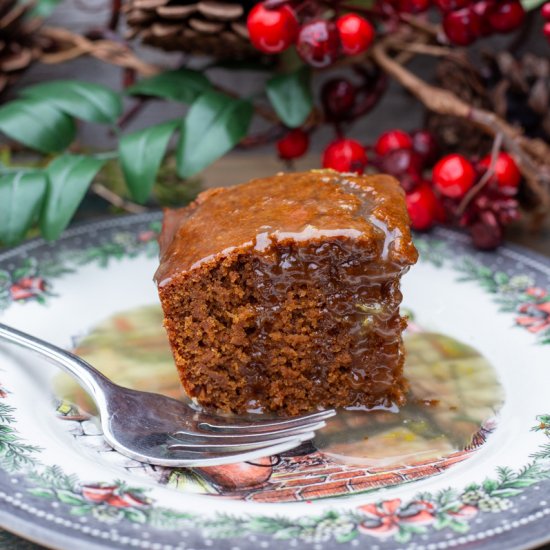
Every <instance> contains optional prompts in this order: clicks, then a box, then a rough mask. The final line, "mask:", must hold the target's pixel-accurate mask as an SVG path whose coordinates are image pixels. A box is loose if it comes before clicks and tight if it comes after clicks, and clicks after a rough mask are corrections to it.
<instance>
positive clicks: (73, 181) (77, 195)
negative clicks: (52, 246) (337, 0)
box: [40, 154, 105, 240]
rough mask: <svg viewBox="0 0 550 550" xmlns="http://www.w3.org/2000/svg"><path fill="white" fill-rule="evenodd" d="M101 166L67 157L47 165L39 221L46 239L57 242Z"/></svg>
mask: <svg viewBox="0 0 550 550" xmlns="http://www.w3.org/2000/svg"><path fill="white" fill-rule="evenodd" d="M104 163H105V161H102V160H98V159H96V158H92V157H86V156H83V155H68V154H66V155H61V156H60V157H58V158H56V159H55V160H53V161H52V162H51V163H50V165H49V166H48V168H47V169H46V172H47V175H48V188H47V192H46V204H45V207H44V209H43V211H42V216H41V220H40V229H41V231H42V235H43V236H44V237H45V238H46V239H49V240H53V239H57V237H59V235H61V233H62V231H63V230H64V229H65V227H67V225H68V224H69V221H70V220H71V218H72V217H73V214H74V213H75V211H76V209H77V208H78V205H79V204H80V202H81V201H82V199H83V198H84V195H85V194H86V191H87V190H88V186H89V185H90V183H91V182H92V180H93V179H94V177H95V175H96V174H97V173H98V172H99V170H101V167H102V166H103V164H104Z"/></svg>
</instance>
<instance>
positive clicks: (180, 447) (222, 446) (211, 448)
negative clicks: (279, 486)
mask: <svg viewBox="0 0 550 550" xmlns="http://www.w3.org/2000/svg"><path fill="white" fill-rule="evenodd" d="M314 436H315V434H314V433H313V432H309V433H304V434H300V437H299V438H297V437H294V436H289V437H280V438H274V439H270V440H263V441H253V442H240V443H210V442H208V443H204V442H200V443H189V442H181V443H179V442H178V443H172V444H169V445H167V448H168V450H169V451H197V452H216V453H235V452H242V451H252V450H254V449H261V448H269V447H273V446H276V445H280V444H284V443H290V442H291V441H294V440H297V439H299V440H300V441H306V440H308V439H312V438H313V437H314Z"/></svg>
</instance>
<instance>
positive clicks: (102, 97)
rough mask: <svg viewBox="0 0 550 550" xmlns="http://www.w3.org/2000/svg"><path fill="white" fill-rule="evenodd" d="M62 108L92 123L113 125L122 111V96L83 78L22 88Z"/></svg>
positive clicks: (29, 95) (24, 94)
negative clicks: (83, 80)
mask: <svg viewBox="0 0 550 550" xmlns="http://www.w3.org/2000/svg"><path fill="white" fill-rule="evenodd" d="M22 95H23V96H24V97H28V98H31V99H37V100H42V101H44V102H48V103H49V104H50V105H53V106H54V107H56V108H57V109H59V110H60V111H63V112H64V113H67V114H68V115H72V116H74V117H76V118H79V119H82V120H87V121H88V122H99V123H108V124H113V123H114V122H116V120H117V118H118V117H119V116H120V115H121V113H122V100H121V98H120V95H119V94H118V93H116V92H114V91H113V90H111V89H110V88H107V87H106V86H102V85H100V84H94V83H92V82H82V81H79V80H55V81H53V82H45V83H43V84H37V85H36V86H31V87H30V88H25V89H24V90H23V91H22Z"/></svg>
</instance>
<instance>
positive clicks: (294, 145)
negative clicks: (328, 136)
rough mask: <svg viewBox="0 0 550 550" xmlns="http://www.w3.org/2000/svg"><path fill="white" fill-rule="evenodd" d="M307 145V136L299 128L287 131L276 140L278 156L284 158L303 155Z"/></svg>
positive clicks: (288, 158)
mask: <svg viewBox="0 0 550 550" xmlns="http://www.w3.org/2000/svg"><path fill="white" fill-rule="evenodd" d="M308 147H309V136H308V135H307V134H306V133H305V132H304V131H303V130H301V129H300V128H296V129H294V130H291V131H290V132H288V134H287V135H286V136H285V137H283V138H281V139H280V140H279V141H278V142H277V150H278V151H279V157H281V158H282V159H284V160H290V159H296V158H298V157H301V156H302V155H304V154H305V153H306V151H307V149H308Z"/></svg>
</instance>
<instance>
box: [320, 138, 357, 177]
mask: <svg viewBox="0 0 550 550" xmlns="http://www.w3.org/2000/svg"><path fill="white" fill-rule="evenodd" d="M366 166H367V155H366V153H365V149H364V147H363V146H362V145H361V144H360V143H359V142H358V141H355V140H354V139H338V140H336V141H333V142H332V143H331V144H330V145H329V146H328V147H327V148H326V149H325V152H324V153H323V168H332V169H333V170H338V172H355V173H357V174H362V173H363V171H364V170H365V167H366Z"/></svg>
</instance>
